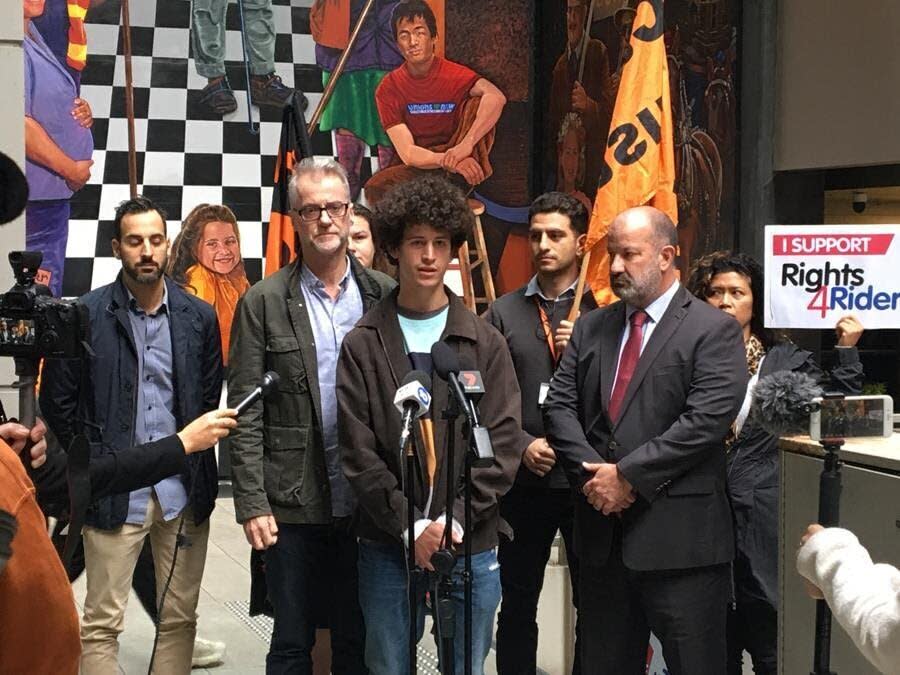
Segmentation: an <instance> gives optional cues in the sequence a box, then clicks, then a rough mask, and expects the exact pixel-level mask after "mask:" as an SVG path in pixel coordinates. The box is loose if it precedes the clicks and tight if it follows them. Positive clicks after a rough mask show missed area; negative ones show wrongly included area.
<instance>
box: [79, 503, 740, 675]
mask: <svg viewBox="0 0 900 675" xmlns="http://www.w3.org/2000/svg"><path fill="white" fill-rule="evenodd" d="M220 495H221V496H220V497H219V499H218V502H217V505H216V509H215V511H214V512H213V516H212V520H211V525H210V535H209V547H208V552H207V559H206V571H205V573H204V575H203V583H202V586H201V593H200V605H199V614H200V623H199V632H200V634H201V635H202V636H203V637H206V638H208V639H213V640H221V641H223V642H225V643H226V644H227V645H228V652H227V654H226V658H225V663H224V664H223V665H221V666H218V667H216V668H214V669H208V671H207V670H206V669H198V670H195V671H193V672H195V673H204V672H210V673H214V674H215V675H262V674H263V673H265V654H266V650H267V647H268V636H269V632H270V631H271V623H270V622H269V620H268V619H266V618H265V617H256V618H250V617H249V616H247V613H246V611H245V608H246V606H247V601H248V600H249V597H250V570H249V562H250V550H249V548H248V546H247V542H246V540H245V539H244V534H243V531H242V530H241V528H240V527H239V526H238V525H237V523H236V522H235V519H234V503H233V502H232V500H231V496H230V490H229V488H228V487H227V486H223V487H222V488H220ZM545 581H546V580H545ZM73 589H74V591H75V600H76V602H77V603H78V606H79V610H80V609H81V607H82V603H83V600H84V594H85V578H84V575H82V576H81V578H80V579H78V581H76V582H75V584H74V586H73ZM546 590H547V589H545V591H546ZM542 603H543V600H542ZM429 635H430V622H429V624H428V625H426V631H425V636H426V637H425V638H423V639H422V641H421V643H420V645H419V653H420V658H419V673H420V675H431V673H437V670H436V669H435V668H434V667H433V666H432V665H431V664H435V663H436V662H437V659H436V657H435V656H434V653H435V650H434V644H433V642H432V640H431V639H430V637H429ZM152 645H153V625H152V624H151V622H150V619H149V618H148V617H147V615H146V614H145V613H144V611H143V609H142V608H141V605H140V603H139V602H138V600H137V597H136V596H135V595H134V593H132V595H131V598H130V600H129V602H128V609H127V611H126V613H125V632H124V633H123V634H122V636H121V637H120V639H119V667H120V671H121V672H122V673H125V674H126V675H139V674H142V673H146V672H147V665H148V663H149V661H150V650H151V648H152ZM746 656H747V655H746V654H745V658H746ZM494 662H495V656H494V653H493V650H492V651H491V654H490V655H489V656H488V659H487V663H486V664H485V675H496V668H495V665H494ZM542 672H543V671H542ZM750 673H752V669H751V667H750V665H749V664H748V663H745V664H744V674H745V675H750ZM550 675H563V674H562V673H552V674H550Z"/></svg>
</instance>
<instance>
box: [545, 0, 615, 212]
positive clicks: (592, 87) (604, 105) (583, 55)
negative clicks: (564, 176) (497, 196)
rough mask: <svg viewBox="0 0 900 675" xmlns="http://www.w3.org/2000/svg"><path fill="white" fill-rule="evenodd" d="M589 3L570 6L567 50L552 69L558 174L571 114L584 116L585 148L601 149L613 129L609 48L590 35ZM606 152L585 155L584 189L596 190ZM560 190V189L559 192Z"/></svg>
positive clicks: (577, 0) (552, 160) (550, 151)
mask: <svg viewBox="0 0 900 675" xmlns="http://www.w3.org/2000/svg"><path fill="white" fill-rule="evenodd" d="M588 8H589V2H588V0H567V2H566V49H565V51H564V52H563V53H562V54H561V55H560V56H559V59H558V60H557V61H556V65H555V66H554V67H553V75H552V79H551V85H550V99H549V100H550V104H549V110H548V114H547V126H546V132H547V134H548V136H547V143H546V146H545V147H546V148H547V164H548V174H549V175H550V176H555V174H556V165H557V156H556V152H557V150H556V145H557V144H556V139H557V138H558V137H559V133H560V128H561V126H562V123H563V120H564V118H565V117H566V115H568V114H569V113H577V114H578V115H580V116H581V119H582V125H583V126H584V131H585V138H586V141H585V142H586V144H587V146H588V147H591V148H602V147H603V146H604V141H605V139H606V135H607V133H608V131H609V120H610V117H611V116H612V108H613V105H614V103H615V95H616V91H615V83H614V81H613V79H612V78H611V77H610V68H609V56H608V53H607V48H606V45H604V44H603V42H601V41H600V40H597V39H594V38H592V37H591V36H590V35H589V34H587V32H586V30H585V29H586V27H587V20H588ZM602 160H603V156H602V153H600V152H591V153H588V155H587V162H586V166H585V180H584V185H585V186H587V187H588V194H590V193H592V192H594V189H593V188H592V187H591V186H596V185H597V179H598V177H599V175H600V166H601V163H602ZM558 189H561V188H558Z"/></svg>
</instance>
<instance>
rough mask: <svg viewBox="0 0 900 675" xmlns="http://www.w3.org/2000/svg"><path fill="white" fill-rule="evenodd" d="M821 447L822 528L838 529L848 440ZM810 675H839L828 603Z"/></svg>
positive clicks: (820, 615)
mask: <svg viewBox="0 0 900 675" xmlns="http://www.w3.org/2000/svg"><path fill="white" fill-rule="evenodd" d="M842 398H843V397H842ZM819 443H820V444H821V445H822V448H824V450H825V466H824V467H822V473H821V475H820V476H819V524H820V525H823V526H824V527H834V526H836V525H837V524H838V522H839V521H840V512H841V458H840V457H839V456H838V451H839V450H840V449H841V446H842V445H843V444H844V439H843V438H823V439H822V440H821V441H819ZM810 675H836V674H835V672H834V671H833V670H831V609H830V608H829V607H828V603H826V602H825V601H824V600H816V639H815V647H814V650H813V669H812V672H811V674H810Z"/></svg>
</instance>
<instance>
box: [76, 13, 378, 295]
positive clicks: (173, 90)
mask: <svg viewBox="0 0 900 675" xmlns="http://www.w3.org/2000/svg"><path fill="white" fill-rule="evenodd" d="M229 3H230V4H229V6H228V13H227V20H226V24H227V44H226V68H227V72H228V79H229V81H230V82H231V85H232V87H233V88H234V90H235V97H236V98H237V103H238V109H237V111H236V112H234V113H231V114H229V115H226V116H224V118H223V117H221V116H217V115H215V114H213V113H212V112H211V111H207V110H204V109H203V107H202V106H201V105H200V103H199V98H200V90H201V89H202V88H203V87H204V86H205V84H206V80H205V79H204V78H202V77H200V76H199V75H197V72H196V70H195V68H194V61H193V59H192V58H191V46H190V1H189V0H131V2H130V5H129V7H130V14H131V25H132V53H133V57H132V70H133V81H134V106H135V118H136V121H135V128H136V145H137V153H138V156H137V165H138V178H137V182H138V191H139V192H141V193H143V194H145V195H147V196H148V197H150V198H151V199H153V200H155V201H156V202H158V203H159V204H161V205H162V207H163V208H164V209H165V210H166V212H167V214H168V219H169V229H170V232H169V233H170V236H171V238H172V239H173V240H174V238H175V236H176V235H177V233H178V230H179V228H180V222H181V219H182V217H183V216H184V215H186V214H187V213H188V211H190V209H191V208H193V207H194V206H195V205H196V204H198V203H200V202H211V203H223V204H226V205H228V206H229V207H231V208H232V209H233V210H234V212H235V214H236V215H237V218H238V221H239V223H240V228H241V249H242V251H243V255H244V260H245V262H246V268H247V275H248V277H249V278H250V281H251V282H254V281H256V280H258V279H259V278H260V276H261V273H262V257H263V251H264V249H265V243H264V241H263V229H264V223H266V222H267V221H268V219H269V209H270V207H271V201H272V187H271V186H272V176H273V171H274V166H275V156H276V154H277V152H278V141H279V137H280V133H281V112H280V111H278V110H273V109H260V108H256V107H253V108H252V111H253V117H254V121H257V122H258V124H259V134H258V135H253V134H251V133H250V131H249V127H248V122H247V98H246V95H245V89H246V84H245V83H246V78H245V75H244V67H243V62H242V52H241V33H240V16H239V13H238V7H237V5H236V4H235V0H229ZM272 4H273V11H274V16H275V28H276V32H277V36H276V43H275V70H276V73H277V74H278V75H280V76H281V78H282V80H283V81H284V83H285V84H286V85H288V86H293V87H296V88H298V89H300V90H302V91H303V92H304V93H305V94H306V96H307V98H308V99H309V109H308V111H307V115H311V114H312V111H313V110H314V109H315V106H316V105H317V104H318V102H319V99H320V98H321V92H322V89H323V87H322V75H321V71H320V70H319V68H318V67H317V66H316V65H315V45H314V43H313V39H312V36H311V35H310V31H309V6H310V5H311V4H312V0H272ZM119 22H120V0H107V1H106V2H105V3H103V4H101V5H99V6H97V7H94V8H92V9H91V10H90V12H89V13H88V22H87V23H88V25H87V32H88V55H89V56H88V65H87V67H86V68H85V70H84V72H83V74H82V87H81V95H82V97H83V98H85V99H87V101H88V102H89V103H90V104H91V107H92V108H93V111H94V128H93V132H94V144H95V148H96V149H95V151H94V157H93V158H94V167H93V173H92V177H91V181H90V183H89V184H88V185H87V186H86V187H85V188H84V189H82V190H81V191H80V192H79V193H77V194H76V195H75V197H74V198H73V200H72V218H71V221H70V225H69V240H68V245H67V249H66V268H65V273H64V279H63V295H66V296H77V295H81V294H83V293H86V292H87V291H89V290H90V289H92V288H96V287H97V286H100V285H103V284H106V283H109V282H110V281H112V280H113V279H114V278H115V275H116V274H117V273H118V271H119V269H120V263H119V261H117V260H116V259H115V258H113V257H112V252H111V250H110V246H109V240H110V232H111V227H112V218H113V213H114V209H115V206H116V204H118V203H119V202H120V201H121V200H123V199H126V198H127V197H128V192H129V190H128V131H127V124H126V119H125V99H124V92H125V62H124V57H123V56H122V53H123V48H122V38H121V34H120V29H119ZM312 144H313V151H314V153H315V154H316V155H317V156H326V157H332V156H334V148H333V142H332V134H331V133H330V132H328V133H322V132H316V133H315V134H314V136H313V138H312ZM371 161H376V160H371ZM365 164H368V162H366V163H365ZM370 171H371V167H369V166H365V167H364V169H363V173H364V178H365V177H367V175H368V173H369V172H370Z"/></svg>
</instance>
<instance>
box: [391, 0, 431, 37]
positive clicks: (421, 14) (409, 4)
mask: <svg viewBox="0 0 900 675" xmlns="http://www.w3.org/2000/svg"><path fill="white" fill-rule="evenodd" d="M417 18H421V19H422V20H423V21H425V25H426V26H428V32H429V33H431V37H437V19H435V18H434V12H433V11H431V7H429V6H428V3H427V2H425V0H402V1H401V2H399V3H397V6H396V7H394V11H393V12H391V28H392V29H393V30H394V40H396V39H397V26H398V25H399V24H400V22H401V21H403V20H404V19H406V20H407V21H412V20H413V19H417Z"/></svg>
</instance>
